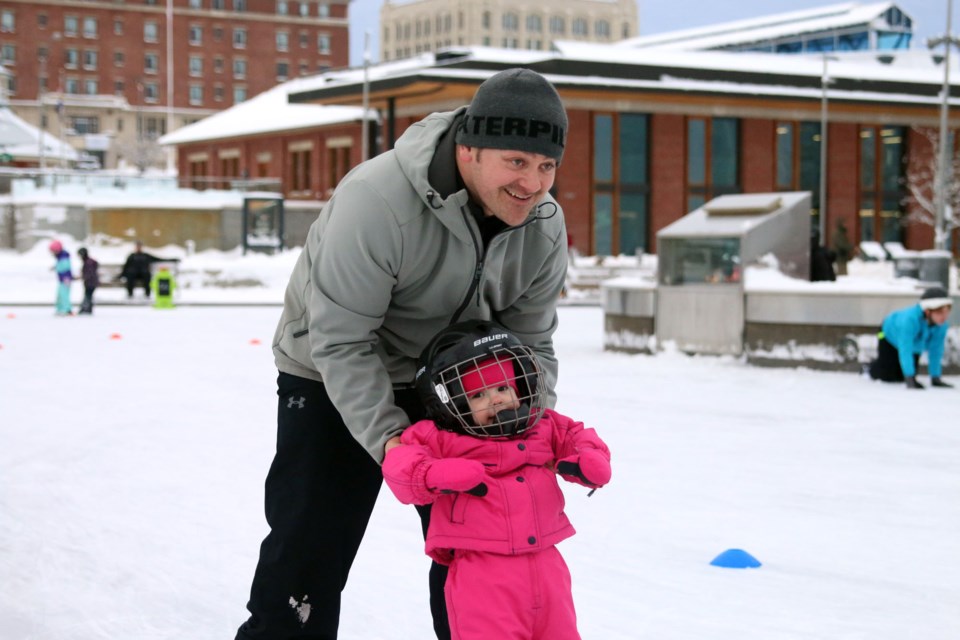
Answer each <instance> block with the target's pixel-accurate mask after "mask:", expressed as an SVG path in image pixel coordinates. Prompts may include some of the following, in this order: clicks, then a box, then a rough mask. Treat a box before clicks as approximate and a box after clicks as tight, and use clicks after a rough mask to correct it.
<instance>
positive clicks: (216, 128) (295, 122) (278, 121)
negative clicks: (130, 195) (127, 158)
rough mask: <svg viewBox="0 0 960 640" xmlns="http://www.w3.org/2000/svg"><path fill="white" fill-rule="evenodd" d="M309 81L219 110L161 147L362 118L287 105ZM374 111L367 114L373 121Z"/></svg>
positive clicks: (356, 111)
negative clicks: (292, 94)
mask: <svg viewBox="0 0 960 640" xmlns="http://www.w3.org/2000/svg"><path fill="white" fill-rule="evenodd" d="M315 83H316V80H314V79H312V78H296V79H293V80H289V81H287V82H284V83H283V84H279V85H277V86H275V87H273V88H272V89H268V90H266V91H264V92H263V93H260V94H257V95H256V96H254V97H253V98H251V99H249V100H246V101H245V102H241V103H240V104H237V105H234V106H232V107H230V108H229V109H225V110H223V111H219V112H217V113H215V114H213V115H212V116H209V117H207V118H204V119H203V120H200V121H198V122H194V123H193V124H190V125H187V126H185V127H182V128H180V129H177V130H176V131H173V132H171V133H168V134H167V135H165V136H163V137H161V138H160V141H159V142H160V144H161V145H177V144H184V143H189V142H206V141H210V140H222V139H224V138H236V137H239V136H249V135H255V134H262V133H272V132H278V131H295V130H297V129H303V128H310V127H320V126H325V125H331V124H339V123H344V122H354V121H358V120H362V119H363V109H362V108H360V107H341V106H318V105H312V104H290V102H289V101H288V100H287V96H288V95H289V94H290V93H294V92H297V91H302V90H304V88H306V87H309V86H312V84H315ZM376 117H377V115H376V112H375V111H373V110H370V111H369V113H367V119H368V120H375V119H376Z"/></svg>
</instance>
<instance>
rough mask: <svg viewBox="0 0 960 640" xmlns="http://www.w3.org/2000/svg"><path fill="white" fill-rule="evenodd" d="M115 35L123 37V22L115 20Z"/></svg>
mask: <svg viewBox="0 0 960 640" xmlns="http://www.w3.org/2000/svg"><path fill="white" fill-rule="evenodd" d="M113 35H115V36H122V35H123V20H114V21H113Z"/></svg>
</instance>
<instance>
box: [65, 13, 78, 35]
mask: <svg viewBox="0 0 960 640" xmlns="http://www.w3.org/2000/svg"><path fill="white" fill-rule="evenodd" d="M79 29H80V20H79V19H78V18H77V16H64V17H63V35H64V36H66V37H68V38H69V37H73V36H76V35H77V32H78V30H79Z"/></svg>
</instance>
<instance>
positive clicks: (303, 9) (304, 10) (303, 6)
mask: <svg viewBox="0 0 960 640" xmlns="http://www.w3.org/2000/svg"><path fill="white" fill-rule="evenodd" d="M300 17H301V18H309V17H310V4H309V3H307V1H306V0H303V2H301V3H300Z"/></svg>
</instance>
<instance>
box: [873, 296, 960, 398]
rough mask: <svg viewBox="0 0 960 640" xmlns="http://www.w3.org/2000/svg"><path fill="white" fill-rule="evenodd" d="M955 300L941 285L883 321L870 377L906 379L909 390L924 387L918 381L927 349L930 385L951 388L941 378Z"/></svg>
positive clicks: (901, 380)
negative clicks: (918, 365) (922, 358)
mask: <svg viewBox="0 0 960 640" xmlns="http://www.w3.org/2000/svg"><path fill="white" fill-rule="evenodd" d="M952 308H953V300H952V299H951V298H950V296H948V295H947V292H946V291H945V290H944V289H942V288H940V287H931V288H930V289H927V290H926V291H924V292H923V295H922V296H921V297H920V303H919V304H915V305H912V306H909V307H907V308H906V309H900V310H899V311H894V312H893V313H891V314H890V315H888V316H887V317H886V318H884V320H883V326H882V327H881V329H880V333H879V334H878V337H879V339H880V343H879V346H878V348H877V359H876V360H874V361H873V362H872V363H870V377H871V378H873V379H874V380H883V381H884V382H904V381H906V384H907V388H908V389H923V388H924V387H923V385H922V384H920V383H919V382H918V381H917V364H918V363H919V361H920V354H922V353H923V352H924V351H926V352H927V368H928V369H929V371H930V385H931V386H934V387H952V386H953V385H952V384H950V383H949V382H946V381H944V379H943V378H941V377H940V374H941V372H942V370H943V367H942V362H941V361H942V360H943V345H944V342H945V341H946V337H947V318H948V317H949V316H950V311H951V309H952Z"/></svg>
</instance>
